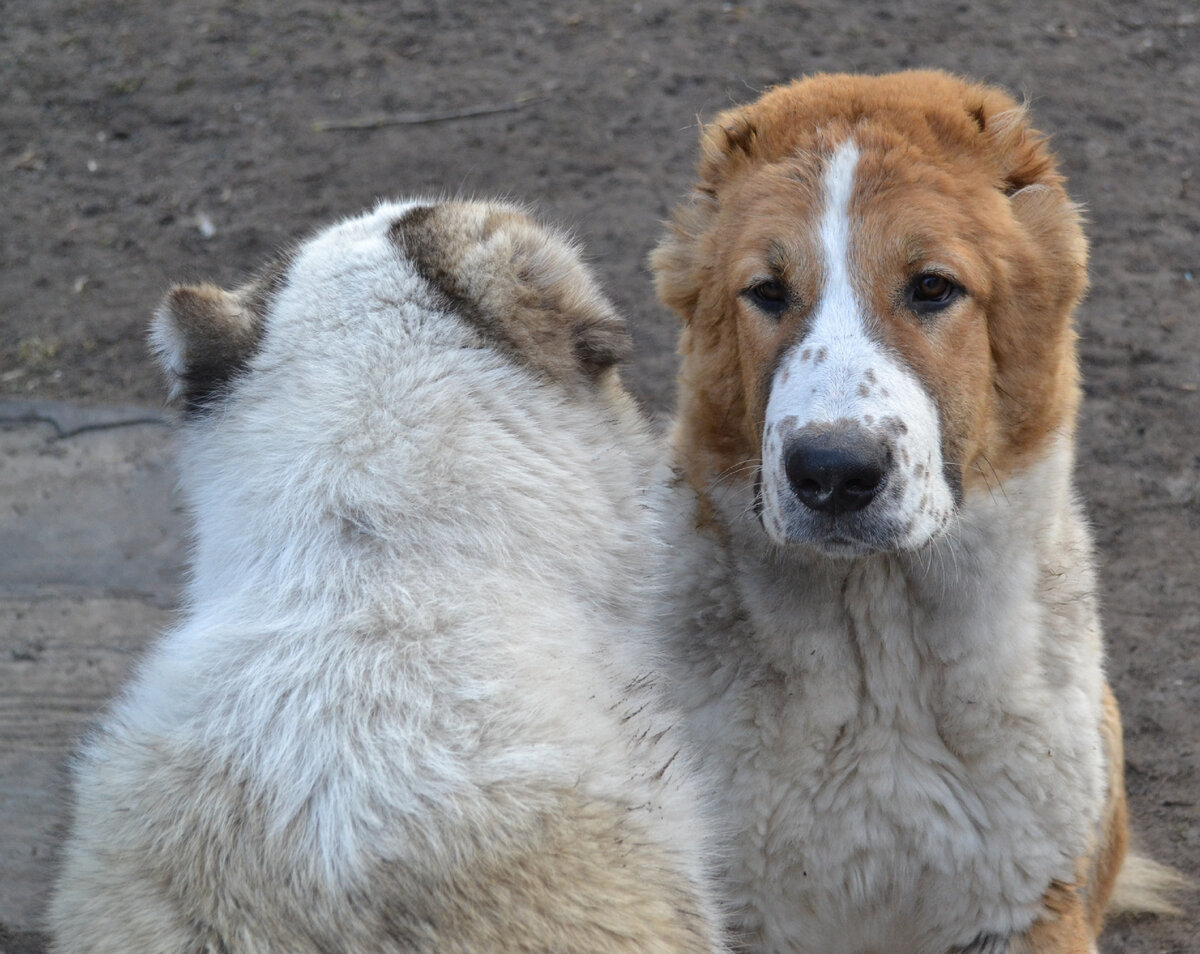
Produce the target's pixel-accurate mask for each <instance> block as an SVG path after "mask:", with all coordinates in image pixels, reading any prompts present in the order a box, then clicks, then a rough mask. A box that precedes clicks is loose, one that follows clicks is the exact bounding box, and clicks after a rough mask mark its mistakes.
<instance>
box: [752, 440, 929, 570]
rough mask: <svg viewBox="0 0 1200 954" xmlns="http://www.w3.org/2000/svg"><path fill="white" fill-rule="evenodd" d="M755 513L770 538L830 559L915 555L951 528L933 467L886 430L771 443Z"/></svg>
mask: <svg viewBox="0 0 1200 954" xmlns="http://www.w3.org/2000/svg"><path fill="white" fill-rule="evenodd" d="M769 444H770V447H769V448H767V447H764V450H768V449H769V451H770V452H769V453H768V454H767V455H766V456H765V460H764V464H763V466H762V467H761V468H760V469H759V472H758V474H757V475H756V480H755V484H754V511H755V513H756V514H757V516H758V518H759V521H760V523H761V525H762V527H763V530H764V531H765V532H766V534H767V536H768V537H769V538H770V540H771V541H772V542H773V543H774V544H776V545H778V546H781V547H804V548H807V549H811V550H816V551H817V552H819V553H821V554H823V555H825V556H829V557H860V556H866V555H870V554H873V553H886V552H896V551H900V550H910V549H915V548H917V547H920V546H922V545H923V544H925V543H927V542H928V541H929V540H930V539H931V538H932V537H933V536H935V535H936V534H937V533H939V532H940V531H941V529H942V528H943V527H944V526H945V525H946V524H947V522H948V520H949V516H950V511H949V509H947V508H945V507H941V506H939V504H938V501H939V500H940V499H941V496H942V495H940V494H938V493H936V492H933V491H932V490H931V487H930V479H931V477H932V475H931V474H930V468H928V467H914V466H913V465H912V460H913V455H912V453H911V452H910V451H909V450H908V449H906V448H904V449H902V448H901V447H900V446H899V445H897V443H896V442H895V440H894V439H893V437H892V436H891V435H889V434H888V433H887V432H886V431H876V430H869V429H866V428H863V427H860V426H857V425H853V424H849V423H838V424H837V425H835V426H825V427H805V428H801V429H799V430H795V431H791V432H789V433H788V434H787V435H786V437H784V438H783V439H780V440H773V441H771V442H769Z"/></svg>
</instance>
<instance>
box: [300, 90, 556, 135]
mask: <svg viewBox="0 0 1200 954" xmlns="http://www.w3.org/2000/svg"><path fill="white" fill-rule="evenodd" d="M535 101H536V98H530V99H522V100H518V101H517V102H515V103H504V104H502V105H500V106H468V107H466V108H465V109H450V110H445V111H442V112H429V113H392V114H390V115H379V116H360V117H358V118H357V119H328V120H325V119H318V120H316V121H315V122H314V123H313V131H314V132H336V131H340V130H347V129H381V128H382V127H384V126H419V125H421V124H423V123H441V122H446V121H447V120H450V119H470V118H471V117H472V116H491V115H493V114H494V113H512V112H516V111H517V110H518V109H524V108H525V106H527V105H528V104H529V103H532V102H535Z"/></svg>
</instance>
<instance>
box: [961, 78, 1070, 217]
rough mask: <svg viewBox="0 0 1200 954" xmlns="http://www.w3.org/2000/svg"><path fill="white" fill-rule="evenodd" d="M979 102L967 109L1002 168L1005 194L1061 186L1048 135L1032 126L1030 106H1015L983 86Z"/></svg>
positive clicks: (1004, 97) (1001, 174)
mask: <svg viewBox="0 0 1200 954" xmlns="http://www.w3.org/2000/svg"><path fill="white" fill-rule="evenodd" d="M981 91H982V93H983V96H982V97H981V99H980V101H979V102H977V103H975V104H972V105H970V106H969V107H968V112H969V113H970V114H971V118H972V119H974V120H975V123H976V124H977V125H978V126H979V129H980V131H981V132H982V133H983V135H984V138H985V139H986V140H987V142H988V143H989V145H990V146H991V149H992V151H993V154H994V155H995V157H996V161H997V163H998V165H999V169H1000V175H999V183H998V185H999V187H1000V189H1001V191H1002V192H1004V194H1005V195H1010V196H1011V195H1015V194H1016V193H1017V192H1019V191H1021V190H1022V189H1024V188H1026V187H1028V186H1031V185H1038V184H1041V185H1048V186H1059V187H1061V186H1062V184H1063V177H1062V175H1061V174H1060V173H1059V171H1058V169H1057V167H1056V165H1055V162H1054V154H1053V153H1051V151H1050V149H1049V147H1048V146H1047V144H1046V140H1047V137H1046V136H1045V134H1043V133H1040V132H1038V131H1037V130H1036V129H1034V128H1033V127H1032V126H1031V125H1030V123H1029V110H1028V107H1027V106H1024V105H1017V104H1015V103H1014V102H1013V101H1012V100H1011V99H1009V97H1008V96H1007V95H1006V94H1004V93H1002V92H1000V91H999V90H996V89H991V88H988V87H982V88H981Z"/></svg>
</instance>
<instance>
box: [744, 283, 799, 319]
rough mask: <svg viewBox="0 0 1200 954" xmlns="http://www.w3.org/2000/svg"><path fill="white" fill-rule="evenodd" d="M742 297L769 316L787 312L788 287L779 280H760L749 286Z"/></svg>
mask: <svg viewBox="0 0 1200 954" xmlns="http://www.w3.org/2000/svg"><path fill="white" fill-rule="evenodd" d="M742 295H743V297H745V298H746V299H748V300H749V301H750V303H751V304H752V305H754V306H755V307H756V308H759V309H761V310H762V311H765V312H766V313H767V314H768V315H780V314H782V313H783V312H784V311H786V310H787V306H788V293H787V286H786V285H785V284H784V283H783V282H782V281H780V280H779V279H778V278H764V279H760V280H759V281H756V282H754V283H753V284H751V285H749V286H747V287H746V288H745V289H744V290H743V291H742Z"/></svg>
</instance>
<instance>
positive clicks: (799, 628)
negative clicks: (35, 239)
mask: <svg viewBox="0 0 1200 954" xmlns="http://www.w3.org/2000/svg"><path fill="white" fill-rule="evenodd" d="M653 264H654V267H655V269H656V273H657V282H658V289H659V292H660V295H661V297H662V298H663V300H664V301H665V302H666V303H667V304H668V305H669V306H670V307H672V308H674V309H675V310H676V311H678V312H679V314H680V315H681V316H682V318H683V320H684V323H685V326H684V330H683V336H682V339H681V345H680V350H681V353H682V359H683V364H682V370H681V374H680V382H679V387H680V395H679V410H678V416H677V419H676V423H675V428H674V432H673V437H672V451H673V455H674V464H675V467H676V470H677V472H678V475H679V478H678V485H677V486H676V487H675V488H674V489H675V491H676V496H675V498H674V500H675V505H676V506H677V507H679V517H680V526H681V530H680V533H681V536H680V540H679V541H678V543H677V545H676V547H675V548H674V551H673V553H674V557H673V563H674V568H675V573H676V575H677V577H678V583H679V586H678V590H677V599H678V604H677V606H676V609H675V613H674V614H673V616H674V618H675V619H676V620H677V621H678V625H677V632H676V634H675V642H676V647H677V653H676V655H677V658H678V660H679V663H680V673H679V677H678V693H677V694H678V699H679V700H680V702H681V703H682V704H683V705H684V706H686V707H687V709H688V710H689V719H690V726H691V731H692V733H693V735H694V737H695V738H696V740H697V741H698V742H699V743H700V744H701V745H702V746H703V747H704V749H705V757H706V759H707V765H708V767H709V768H710V769H712V770H713V771H714V772H715V773H716V776H717V781H718V785H717V791H718V792H719V793H720V804H721V808H722V811H723V814H724V817H725V818H726V820H727V821H728V822H729V823H730V824H731V825H732V826H734V827H735V828H736V838H735V842H736V843H735V847H734V849H733V852H732V856H731V862H730V864H729V866H728V872H727V878H728V883H729V885H730V890H731V893H732V900H733V902H734V905H735V910H736V915H735V926H736V928H737V929H738V931H739V932H740V934H741V935H742V936H743V937H744V938H745V940H746V942H747V944H748V946H749V947H751V948H752V949H754V950H758V951H764V952H793V954H794V952H813V954H818V952H819V954H883V952H905V954H949V952H952V951H953V952H971V954H983V952H987V954H1000V952H1007V954H1018V952H1047V954H1048V952H1071V954H1087V952H1089V951H1092V950H1094V949H1095V944H1096V936H1097V933H1098V932H1099V930H1100V925H1101V921H1102V918H1103V914H1104V910H1105V907H1106V904H1107V901H1108V899H1109V896H1110V893H1111V892H1112V890H1113V886H1114V881H1115V879H1116V878H1117V874H1118V871H1119V869H1120V868H1121V864H1122V858H1123V856H1124V854H1125V846H1126V838H1127V833H1126V823H1125V796H1124V789H1123V782H1122V760H1121V744H1120V734H1121V733H1120V719H1119V716H1118V713H1117V708H1116V703H1115V701H1114V700H1113V697H1112V694H1111V692H1110V691H1109V689H1108V687H1107V685H1106V683H1105V679H1104V675H1103V649H1102V641H1101V629H1100V621H1099V618H1098V614H1097V600H1096V593H1095V590H1096V580H1095V569H1094V557H1093V553H1092V544H1091V539H1090V534H1089V531H1088V528H1087V526H1086V523H1085V521H1084V518H1083V516H1082V514H1081V509H1080V505H1079V503H1078V501H1077V499H1076V495H1075V492H1074V490H1073V487H1072V468H1073V431H1074V420H1075V413H1076V407H1077V404H1078V400H1079V384H1078V373H1077V368H1076V357H1075V335H1074V331H1073V330H1072V314H1073V312H1074V309H1075V307H1076V305H1077V303H1078V301H1079V299H1080V297H1081V296H1082V294H1083V291H1084V287H1085V283H1086V277H1085V265H1086V244H1085V240H1084V237H1083V233H1082V231H1081V228H1080V220H1079V214H1078V211H1077V209H1076V208H1075V206H1074V205H1073V204H1072V202H1071V201H1070V200H1069V198H1068V196H1067V194H1066V192H1065V190H1064V187H1063V181H1062V177H1061V176H1060V175H1059V173H1058V172H1057V171H1056V168H1055V164H1054V160H1053V157H1052V156H1051V154H1050V152H1049V151H1048V150H1047V148H1046V146H1045V144H1044V141H1043V137H1042V136H1041V135H1040V134H1039V133H1037V132H1036V131H1035V130H1033V129H1032V128H1031V127H1030V126H1029V124H1028V122H1027V119H1026V116H1025V112H1024V110H1023V109H1022V108H1021V107H1019V106H1018V105H1017V104H1016V103H1014V102H1013V101H1012V100H1011V99H1009V98H1008V97H1007V96H1006V95H1005V94H1004V93H1002V92H1000V91H998V90H996V89H994V88H990V87H987V86H981V85H975V84H972V83H969V82H964V81H961V80H959V79H956V78H953V77H950V76H947V75H945V74H941V73H932V72H914V73H902V74H896V75H891V76H883V77H863V76H816V77H812V78H809V79H806V80H802V81H799V82H796V83H794V84H791V85H789V86H784V87H780V88H777V89H775V90H772V91H770V92H769V93H767V94H766V95H765V96H764V97H762V99H760V100H759V101H758V102H756V103H754V104H752V105H750V106H747V107H744V108H739V109H733V110H731V111H729V112H727V113H724V114H722V115H721V116H719V117H718V118H717V119H716V121H715V122H713V123H712V124H711V125H708V126H706V127H705V128H704V129H703V131H702V134H701V160H700V165H699V176H698V181H697V183H696V185H695V188H694V190H693V192H692V194H691V196H690V197H689V198H688V200H687V201H686V202H684V203H683V204H682V205H681V206H680V207H679V209H678V210H677V211H676V213H675V216H674V219H673V222H672V223H671V226H670V229H669V231H668V233H667V235H666V237H665V238H664V239H663V240H662V242H661V244H660V245H659V247H658V249H657V250H656V252H655V254H654V256H653Z"/></svg>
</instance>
